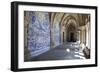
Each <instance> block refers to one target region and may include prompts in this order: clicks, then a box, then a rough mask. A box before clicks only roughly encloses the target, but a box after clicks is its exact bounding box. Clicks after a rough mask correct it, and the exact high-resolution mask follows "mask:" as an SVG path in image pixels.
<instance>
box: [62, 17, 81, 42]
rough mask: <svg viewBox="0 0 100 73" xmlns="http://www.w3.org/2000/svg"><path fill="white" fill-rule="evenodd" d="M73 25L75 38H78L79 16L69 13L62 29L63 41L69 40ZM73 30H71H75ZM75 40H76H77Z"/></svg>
mask: <svg viewBox="0 0 100 73" xmlns="http://www.w3.org/2000/svg"><path fill="white" fill-rule="evenodd" d="M71 26H73V28H75V29H74V30H73V31H74V34H75V33H76V34H75V36H76V37H75V39H76V40H77V38H78V37H77V29H78V27H79V23H78V20H77V17H74V16H72V15H68V16H67V17H66V18H65V19H64V20H63V23H62V30H61V35H62V37H61V39H62V42H68V41H69V40H68V39H69V37H70V36H69V34H70V33H68V32H69V30H68V29H69V28H71ZM73 31H72V30H71V32H73ZM76 40H75V41H76Z"/></svg>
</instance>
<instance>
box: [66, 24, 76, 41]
mask: <svg viewBox="0 0 100 73" xmlns="http://www.w3.org/2000/svg"><path fill="white" fill-rule="evenodd" d="M66 41H67V42H76V41H77V28H76V26H75V25H74V24H73V23H71V24H69V26H68V27H67V29H66Z"/></svg>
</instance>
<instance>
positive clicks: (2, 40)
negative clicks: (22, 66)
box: [0, 0, 100, 73]
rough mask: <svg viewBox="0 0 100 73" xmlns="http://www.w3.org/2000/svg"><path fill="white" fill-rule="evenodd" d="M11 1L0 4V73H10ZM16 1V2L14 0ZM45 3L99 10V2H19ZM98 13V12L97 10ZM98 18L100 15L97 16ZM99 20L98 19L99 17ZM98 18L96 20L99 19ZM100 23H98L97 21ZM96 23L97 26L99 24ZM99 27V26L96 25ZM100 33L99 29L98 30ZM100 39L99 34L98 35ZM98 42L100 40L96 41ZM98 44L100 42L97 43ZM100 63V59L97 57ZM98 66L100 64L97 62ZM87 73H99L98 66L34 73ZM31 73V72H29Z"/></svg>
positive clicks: (97, 0)
mask: <svg viewBox="0 0 100 73" xmlns="http://www.w3.org/2000/svg"><path fill="white" fill-rule="evenodd" d="M11 1H13V0H1V2H0V73H11V71H10V70H9V69H10V19H11V14H10V2H11ZM16 1H17V0H16ZM21 1H32V2H33V1H34V2H46V3H62V4H79V5H97V6H98V9H100V0H21ZM98 11H99V12H98V13H100V10H98ZM98 16H100V14H98ZM99 18H100V17H99ZM99 18H98V19H99ZM99 23H100V21H99ZM99 23H98V24H99ZM98 27H100V25H98ZM98 31H100V28H99V29H98ZM98 37H100V33H99V34H98ZM98 40H100V38H99V39H98ZM98 43H100V41H99V42H98ZM98 55H99V56H100V46H99V47H98ZM98 58H99V59H98V60H99V61H100V57H98ZM99 64H100V62H99ZM44 72H45V73H55V72H56V73H61V72H63V73H87V72H90V73H91V72H93V73H94V72H95V73H99V72H100V66H98V67H91V68H73V69H60V70H45V71H36V73H44ZM30 73H32V71H30Z"/></svg>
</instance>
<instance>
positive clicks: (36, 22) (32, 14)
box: [24, 11, 91, 62]
mask: <svg viewBox="0 0 100 73" xmlns="http://www.w3.org/2000/svg"><path fill="white" fill-rule="evenodd" d="M90 16H91V15H90V14H84V13H64V12H42V11H40V12H39V11H24V61H26V62H27V61H44V60H46V61H47V60H72V59H87V58H88V59H89V58H90V49H91V40H90V39H91V28H90V26H91V23H90V21H91V20H90Z"/></svg>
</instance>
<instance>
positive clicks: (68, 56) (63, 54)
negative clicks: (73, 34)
mask: <svg viewBox="0 0 100 73" xmlns="http://www.w3.org/2000/svg"><path fill="white" fill-rule="evenodd" d="M72 59H85V57H84V55H83V53H82V50H80V47H79V44H77V43H75V42H74V43H73V42H68V43H65V44H63V45H59V46H57V47H55V48H53V49H51V50H49V51H47V52H45V53H43V54H41V55H39V56H37V57H35V58H32V59H31V60H30V61H47V60H72Z"/></svg>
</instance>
